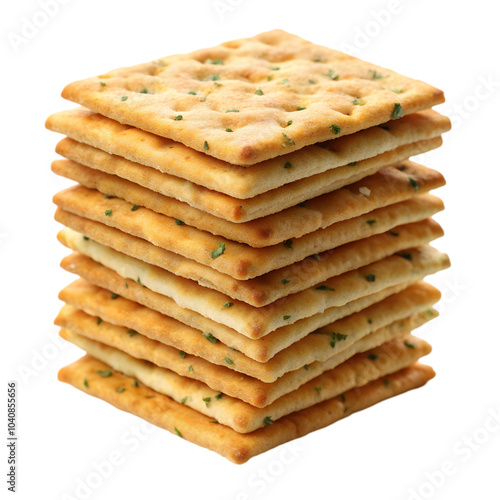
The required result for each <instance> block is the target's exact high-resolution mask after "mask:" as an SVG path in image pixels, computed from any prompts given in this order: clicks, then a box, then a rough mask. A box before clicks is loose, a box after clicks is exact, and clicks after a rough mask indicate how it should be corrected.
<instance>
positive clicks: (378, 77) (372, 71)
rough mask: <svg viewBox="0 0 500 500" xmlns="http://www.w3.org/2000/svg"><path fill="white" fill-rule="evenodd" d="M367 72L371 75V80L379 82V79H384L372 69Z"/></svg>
mask: <svg viewBox="0 0 500 500" xmlns="http://www.w3.org/2000/svg"><path fill="white" fill-rule="evenodd" d="M369 71H370V73H371V74H372V80H380V79H381V78H384V77H383V76H382V75H381V74H380V73H377V72H376V71H375V70H374V69H370V70H369Z"/></svg>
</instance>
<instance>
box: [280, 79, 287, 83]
mask: <svg viewBox="0 0 500 500" xmlns="http://www.w3.org/2000/svg"><path fill="white" fill-rule="evenodd" d="M280 83H283V84H284V83H288V78H283V80H281V82H280Z"/></svg>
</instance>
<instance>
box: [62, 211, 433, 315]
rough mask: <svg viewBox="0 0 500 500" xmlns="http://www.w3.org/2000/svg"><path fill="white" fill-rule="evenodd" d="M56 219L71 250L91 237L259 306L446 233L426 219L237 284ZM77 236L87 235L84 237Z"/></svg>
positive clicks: (105, 229) (80, 221) (126, 239)
mask: <svg viewBox="0 0 500 500" xmlns="http://www.w3.org/2000/svg"><path fill="white" fill-rule="evenodd" d="M111 216H112V215H110V217H111ZM55 218H56V220H57V221H58V222H60V223H61V224H63V225H65V226H66V227H67V228H68V227H69V228H71V229H73V231H69V230H65V229H63V230H62V231H61V232H60V233H59V235H58V238H59V241H60V242H61V243H63V244H64V245H66V246H69V247H70V248H73V247H72V246H71V245H74V243H75V242H76V244H77V245H81V244H82V241H85V240H83V235H85V236H86V237H87V238H89V239H92V240H94V241H96V242H98V243H101V245H104V246H108V247H110V248H112V249H114V250H116V251H118V252H122V253H125V254H126V255H129V256H131V257H135V258H137V259H139V260H142V261H143V262H147V263H149V264H153V265H155V266H158V267H161V268H162V269H166V270H167V271H170V272H171V273H173V274H175V275H177V276H182V277H184V278H188V279H191V280H194V281H197V282H198V283H199V284H200V285H202V286H204V287H207V288H212V289H215V290H217V291H220V292H222V293H224V294H226V295H229V296H230V297H232V298H233V299H238V300H241V301H243V302H246V303H248V304H251V305H253V306H256V307H261V306H265V305H267V304H271V303H272V302H275V301H276V300H278V299H280V298H282V297H286V296H288V295H291V294H293V293H297V292H300V291H302V290H305V289H306V288H309V287H311V286H314V285H317V284H321V283H322V282H323V281H325V280H328V279H329V278H332V277H333V276H338V275H340V274H343V273H345V272H347V271H351V270H353V269H357V268H359V267H362V266H365V265H368V264H370V263H372V262H376V261H377V260H380V259H383V258H384V257H388V256H389V255H392V254H394V253H396V252H401V251H403V250H405V249H407V248H412V247H415V246H421V245H425V244H427V243H429V242H431V241H432V240H434V239H436V238H439V237H440V236H442V235H443V230H442V228H441V226H440V225H439V224H438V223H437V222H435V221H434V220H433V219H426V220H424V221H422V222H414V223H412V224H405V225H402V226H397V227H396V228H393V229H391V230H390V231H388V232H386V233H382V234H377V235H374V236H370V237H369V238H364V239H362V240H358V241H355V242H352V243H347V244H345V245H342V246H340V247H338V248H335V249H333V250H329V251H326V252H323V253H320V254H318V255H317V256H312V257H308V258H307V259H304V260H303V261H300V262H297V263H295V264H292V265H290V266H287V267H284V268H282V269H278V270H276V271H271V272H269V273H267V274H265V275H262V276H258V277H256V278H253V279H248V280H237V279H234V278H232V277H231V276H229V275H227V274H223V273H221V272H220V271H217V270H216V269H212V268H211V267H208V266H205V265H203V264H200V263H198V262H196V261H194V260H191V259H187V258H185V257H182V256H181V255H179V254H175V253H173V252H169V251H168V250H165V249H163V248H159V247H157V246H155V245H152V244H151V243H149V242H147V241H145V240H143V239H141V238H137V237H135V236H132V235H130V234H127V233H124V232H122V231H119V230H117V229H115V228H112V227H109V226H106V225H105V224H101V223H100V222H95V221H91V220H90V219H86V218H83V217H80V216H78V215H74V214H71V213H69V212H66V211H64V210H62V209H59V208H58V209H57V211H56V214H55ZM76 232H79V233H82V234H80V235H78V234H76ZM220 245H222V244H219V245H218V246H217V247H214V248H213V249H210V250H211V252H210V253H211V254H212V252H216V253H217V255H218V256H217V257H215V258H222V257H223V255H224V254H225V253H227V252H231V247H230V246H226V247H222V246H220ZM214 255H216V254H214Z"/></svg>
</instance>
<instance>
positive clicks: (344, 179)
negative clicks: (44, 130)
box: [47, 30, 450, 463]
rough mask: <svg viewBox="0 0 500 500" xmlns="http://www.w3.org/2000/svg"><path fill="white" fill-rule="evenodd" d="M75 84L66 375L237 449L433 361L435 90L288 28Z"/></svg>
mask: <svg viewBox="0 0 500 500" xmlns="http://www.w3.org/2000/svg"><path fill="white" fill-rule="evenodd" d="M63 97H64V98H66V99H69V100H70V101H74V102H76V103H78V104H79V105H81V106H82V107H80V108H77V109H73V110H70V111H64V112H60V113H56V114H54V115H53V116H51V117H50V118H49V119H48V121H47V127H48V128H49V129H50V130H53V131H56V132H59V133H62V134H64V135H65V136H66V138H64V139H63V140H62V141H61V142H60V143H59V144H58V145H57V152H58V153H59V154H60V155H62V156H63V157H64V158H65V159H63V160H58V161H55V162H54V163H53V166H52V169H53V171H54V172H55V173H56V174H58V175H61V176H63V177H66V178H68V179H72V180H73V181H76V183H77V184H76V185H74V186H73V187H70V188H69V189H66V190H64V191H62V192H60V193H58V194H57V195H56V196H55V198H54V201H55V203H56V205H57V211H56V215H55V218H56V220H57V221H59V222H60V223H61V224H63V225H64V226H65V228H64V229H63V230H62V231H61V232H60V233H59V235H58V238H59V240H60V242H61V243H62V244H63V245H65V246H66V247H67V248H68V249H70V250H72V252H73V253H71V254H70V255H69V256H67V257H65V258H64V259H63V261H62V264H61V265H62V267H63V268H64V269H65V270H67V271H69V272H70V273H73V274H76V275H78V276H79V278H78V279H77V281H75V282H73V283H72V284H70V285H69V286H68V287H66V288H65V289H64V290H62V291H61V293H60V298H61V300H62V301H64V303H65V305H64V307H63V308H62V310H61V312H60V313H59V315H58V317H57V319H56V324H57V325H59V326H60V327H61V336H62V337H63V338H65V339H67V340H68V341H69V342H72V343H73V344H75V345H77V346H79V347H80V348H82V349H83V350H84V351H85V352H86V353H87V354H86V355H85V356H84V357H83V358H81V359H80V360H78V361H77V362H75V363H73V364H72V365H70V366H67V367H65V368H63V369H62V370H61V371H60V374H59V378H60V379H61V380H62V381H65V382H68V383H70V384H72V385H73V386H75V387H76V388H78V389H80V390H82V391H84V392H86V393H88V394H90V395H93V396H96V397H98V398H101V399H103V400H105V401H107V402H109V403H111V404H112V405H114V406H116V407H118V408H120V409H122V410H125V411H128V412H131V413H134V414H136V415H138V416H139V417H142V418H143V419H146V420H148V421H150V422H152V423H154V424H156V425H158V426H160V427H163V428H164V429H167V430H169V431H171V432H172V433H175V434H177V435H178V436H180V437H182V438H184V439H186V440H189V441H192V442H194V443H197V444H199V445H201V446H204V447H206V448H209V449H211V450H214V451H216V452H217V453H219V454H221V455H223V456H225V457H226V458H228V459H229V460H231V461H233V462H236V463H243V462H245V461H247V460H248V459H250V458H251V457H253V456H255V455H257V454H259V453H262V452H264V451H266V450H268V449H270V448H273V447H275V446H278V445H280V444H282V443H285V442H287V441H289V440H291V439H294V438H297V437H300V436H303V435H305V434H307V433H309V432H311V431H314V430H316V429H319V428H322V427H324V426H326V425H328V424H331V423H333V422H335V421H337V420H339V419H341V418H343V417H346V416H348V415H350V414H352V413H353V412H356V411H359V410H362V409H364V408H366V407H368V406H371V405H373V404H375V403H377V402H379V401H382V400H384V399H387V398H389V397H392V396H395V395H398V394H400V393H403V392H405V391H408V390H409V389H413V388H416V387H419V386H421V385H423V384H425V383H426V382H427V381H428V380H429V379H430V378H432V377H433V375H434V372H433V370H432V369H431V368H430V367H428V366H425V365H422V364H420V363H419V362H418V360H419V359H420V358H421V357H422V356H425V355H426V354H428V353H429V352H430V349H431V348H430V346H429V344H428V343H427V342H426V341H424V340H422V339H419V338H417V337H415V336H413V335H412V331H413V330H414V329H415V328H417V327H419V326H420V325H422V324H424V323H426V322H427V321H429V320H431V319H432V318H434V317H436V315H437V311H436V310H435V309H434V307H433V306H434V304H435V303H436V302H437V301H438V300H439V297H440V294H439V292H438V290H436V289H435V288H434V287H433V286H431V285H430V284H428V283H426V282H424V281H422V280H423V279H424V278H425V277H426V276H428V275H430V274H432V273H435V272H437V271H440V270H442V269H445V268H446V267H448V266H449V259H448V257H447V255H446V254H443V253H441V252H440V251H438V250H436V249H435V248H433V247H432V246H431V245H430V243H431V242H432V241H433V240H435V239H436V238H439V237H440V236H442V234H443V231H442V229H441V227H440V226H439V224H438V223H437V222H435V221H434V220H433V219H432V216H433V215H434V214H436V213H437V212H439V211H440V210H442V209H443V203H442V201H441V200H440V199H439V198H437V197H436V196H433V195H431V194H429V191H431V190H433V189H436V188H438V187H440V186H442V185H443V184H444V182H445V181H444V179H443V176H442V175H441V174H440V173H439V172H437V171H435V170H431V169H429V168H426V167H424V166H423V165H420V164H418V163H415V162H413V161H410V160H409V158H410V157H411V156H413V155H417V154H420V153H424V152H427V151H430V150H432V149H434V148H437V147H439V146H440V145H441V143H442V139H441V134H443V133H444V132H446V131H447V130H449V128H450V122H449V120H448V119H447V118H445V117H443V116H441V115H440V114H439V113H437V112H435V111H433V110H432V109H431V108H432V106H434V105H437V104H439V103H441V102H443V100H444V97H443V93H442V92H441V91H440V90H438V89H436V88H434V87H432V86H430V85H427V84H425V83H422V82H420V81H416V80H413V79H410V78H407V77H404V76H401V75H399V74H397V73H395V72H393V71H390V70H388V69H385V68H381V67H379V66H376V65H374V64H370V63H367V62H364V61H361V60H359V59H356V58H353V57H351V56H348V55H346V54H343V53H340V52H337V51H335V50H331V49H328V48H325V47H321V46H318V45H314V44H312V43H310V42H308V41H305V40H303V39H301V38H299V37H297V36H295V35H291V34H289V33H286V32H283V31H280V30H275V31H271V32H267V33H263V34H260V35H258V36H255V37H253V38H247V39H242V40H235V41H231V42H227V43H223V44H222V45H220V46H217V47H213V48H210V49H203V50H198V51H196V52H193V53H191V54H186V55H176V56H170V57H166V58H164V59H160V60H157V61H154V62H151V63H146V64H141V65H138V66H132V67H129V68H123V69H118V70H115V71H111V72H109V73H106V74H104V75H100V76H98V77H95V78H90V79H87V80H83V81H78V82H75V83H72V84H70V85H68V86H67V87H66V88H65V89H64V91H63Z"/></svg>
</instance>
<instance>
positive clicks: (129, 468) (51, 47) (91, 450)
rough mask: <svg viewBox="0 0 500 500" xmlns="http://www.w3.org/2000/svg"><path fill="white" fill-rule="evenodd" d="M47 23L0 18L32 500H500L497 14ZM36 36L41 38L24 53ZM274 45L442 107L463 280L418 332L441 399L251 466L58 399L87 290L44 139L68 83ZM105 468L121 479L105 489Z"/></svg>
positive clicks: (250, 14)
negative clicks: (278, 40)
mask: <svg viewBox="0 0 500 500" xmlns="http://www.w3.org/2000/svg"><path fill="white" fill-rule="evenodd" d="M54 1H55V0H54ZM40 3H41V2H40ZM40 3H39V2H38V1H36V0H23V1H14V0H10V1H9V2H4V7H3V14H2V19H1V27H2V38H1V44H0V50H1V52H2V55H1V61H2V63H1V67H2V68H3V70H2V77H1V82H0V84H1V86H2V89H1V93H0V96H1V107H0V117H1V119H0V126H1V129H2V130H1V138H2V149H1V152H2V165H1V167H0V169H1V170H0V176H1V177H0V179H1V180H0V184H1V187H0V191H1V193H0V194H1V196H0V203H1V205H0V206H1V210H0V214H1V215H0V259H1V260H0V262H1V273H0V282H1V302H0V303H1V308H2V309H1V313H2V315H1V318H2V338H3V340H2V345H3V346H5V347H4V348H3V349H2V371H3V379H4V380H11V379H14V380H17V381H18V386H19V399H18V411H19V422H18V423H19V427H18V432H19V441H18V458H19V475H18V493H16V495H17V498H21V499H34V498H37V499H56V500H59V499H66V500H68V499H70V498H91V499H110V498H125V499H128V498H136V497H137V498H139V497H143V498H153V499H167V498H188V499H191V498H192V499H195V498H196V499H197V498H204V499H207V500H215V499H217V500H236V499H239V500H243V499H249V498H251V499H259V500H261V499H262V500H264V499H285V498H286V499H292V500H294V499H304V498H341V499H365V498H370V499H383V500H396V499H398V500H399V499H403V500H406V499H413V500H415V499H418V498H435V499H454V500H457V499H458V500H460V499H469V498H477V497H479V496H480V497H481V498H482V500H490V499H498V498H500V481H499V473H498V472H499V464H500V390H499V381H500V368H499V367H500V353H499V348H500V337H499V334H500V331H499V327H498V325H499V317H500V307H499V304H498V302H499V298H500V297H499V293H498V283H499V282H500V266H499V264H498V262H499V258H498V253H499V252H498V245H497V243H498V233H499V229H498V228H499V227H500V216H499V210H498V198H499V188H500V175H499V164H498V156H497V151H498V144H499V141H500V139H499V126H498V114H499V111H500V110H499V100H500V68H499V67H498V60H499V57H498V53H499V48H500V37H499V29H498V21H497V16H496V15H495V14H494V11H493V10H492V9H494V8H495V7H494V6H495V2H491V1H486V0H475V1H473V2H464V1H436V0H413V1H410V0H399V1H398V0H391V1H390V0H377V1H369V0H364V1H351V2H348V1H343V2H338V1H333V0H330V1H323V0H321V1H320V0H309V1H295V0H293V1H292V0H288V1H286V2H285V1H273V0H220V1H219V2H218V4H219V7H220V9H222V8H223V7H224V6H226V8H225V10H224V11H222V10H218V9H217V8H216V7H215V6H214V4H215V3H217V2H213V0H199V1H195V0H185V1H180V0H176V1H167V0H163V1H156V2H154V1H151V0H142V1H131V0H121V1H119V2H118V1H102V0H101V1H99V2H98V1H96V0H86V1H82V0H80V1H78V0H65V1H64V3H65V5H63V4H62V3H63V2H62V0H59V2H57V3H56V4H57V6H58V8H57V12H53V14H52V15H51V17H50V18H46V19H45V20H46V21H47V22H46V23H45V24H44V18H43V14H42V15H41V14H40V12H43V11H42V9H41V6H40ZM48 3H50V2H48ZM52 3H53V1H52ZM53 9H54V8H53ZM54 10H56V9H54ZM25 19H27V20H33V21H34V20H36V22H38V24H44V25H43V26H40V27H39V28H37V30H36V31H35V32H32V33H26V28H25V31H24V34H25V35H26V34H28V35H29V36H30V38H27V37H25V39H24V41H23V40H21V39H20V38H19V37H22V36H23V26H24V25H25V24H26V20H25ZM278 27H279V28H283V29H285V30H288V31H290V32H292V33H296V34H299V35H301V36H303V37H304V38H307V39H310V40H312V41H314V42H316V43H319V44H322V45H327V46H330V47H333V48H338V49H344V50H348V51H350V52H351V53H353V54H354V55H357V56H359V57H361V58H363V59H367V60H369V61H372V62H374V63H377V64H379V65H382V66H385V67H389V68H391V69H394V70H396V71H398V72H400V73H403V74H405V75H408V76H411V77H415V78H418V79H421V80H424V81H427V82H428V83H431V84H433V85H435V86H437V87H439V88H441V89H443V90H444V91H445V94H446V97H447V103H446V104H445V105H442V106H440V107H439V108H438V110H440V111H441V112H443V113H447V114H448V115H450V116H451V117H452V119H453V124H454V129H453V131H452V132H450V133H449V134H447V135H446V137H445V144H444V146H443V147H442V148H441V149H439V150H438V151H436V152H432V153H430V154H426V155H425V156H424V158H422V159H421V161H422V162H425V164H426V165H428V166H430V167H433V168H436V169H439V170H441V171H442V172H443V173H444V174H445V176H446V178H447V181H448V184H447V186H446V187H445V188H442V189H440V190H439V192H438V193H437V194H439V195H440V196H441V197H442V198H443V199H444V201H445V204H446V211H445V212H444V213H442V214H440V215H439V216H438V217H437V219H438V220H439V222H440V223H441V224H442V225H443V226H444V228H445V230H446V236H445V237H444V238H442V239H440V240H438V241H437V242H436V246H437V247H438V248H439V249H441V250H443V251H446V252H448V253H449V254H450V256H451V259H452V263H453V266H452V268H451V269H449V270H447V271H445V272H442V273H441V274H440V275H438V276H436V277H433V278H432V279H431V280H430V281H431V282H432V283H435V284H436V285H437V286H438V287H439V288H440V289H441V290H442V292H443V300H442V302H441V304H440V311H441V313H442V314H441V316H440V317H439V318H438V319H436V320H435V321H433V322H431V324H430V325H429V326H428V327H426V328H424V329H423V330H422V336H424V338H426V339H427V340H429V341H430V342H431V343H432V344H433V347H434V351H433V353H432V354H431V355H430V356H429V357H428V358H427V361H428V363H429V364H431V365H432V366H433V367H434V368H435V370H436V371H437V374H438V375H437V377H436V378H435V379H434V380H433V381H431V382H430V383H429V384H428V385H427V386H426V387H425V388H423V389H420V390H418V391H413V392H411V393H408V394H405V395H403V396H401V397H399V398H395V399H393V400H390V401H387V402H385V403H382V404H380V405H378V406H376V407H373V408H371V409H370V410H367V411H365V412H362V413H359V414H356V415H354V416H352V417H350V418H348V419H346V420H345V421H342V422H339V423H337V424H335V425H333V426H331V427H329V428H327V429H324V430H321V431H318V432H315V433H313V434H311V435H309V436H306V437H305V438H303V439H300V440H298V441H296V442H295V444H294V445H293V446H292V447H288V448H287V447H281V448H278V449H275V450H273V451H270V452H268V453H266V454H264V455H262V456H259V457H256V458H254V459H252V460H251V461H250V462H248V463H247V464H246V465H242V466H236V465H233V464H231V463H230V462H228V461H226V460H225V459H223V458H220V457H219V456H218V455H216V454H214V453H212V452H209V451H207V450H204V449H202V448H199V447H196V446H194V445H192V444H190V443H188V442H185V441H183V440H181V439H179V438H178V437H177V436H174V435H171V434H169V433H168V432H165V431H162V430H159V429H152V428H151V427H149V426H147V427H144V428H143V429H142V430H141V428H140V426H139V424H140V421H139V420H138V419H137V418H135V417H133V416H131V415H128V414H126V413H122V412H120V411H118V410H115V409H113V408H112V407H110V406H108V405H107V404H105V403H103V402H101V401H98V400H95V399H93V398H90V397H85V396H84V395H83V394H82V393H81V392H79V391H76V390H74V389H73V388H71V387H69V386H66V385H65V384H61V383H59V382H58V381H57V377H56V374H57V370H58V369H59V368H60V367H61V366H63V365H65V364H67V363H69V362H71V361H73V360H74V359H76V358H77V357H79V356H80V352H79V351H78V349H76V348H74V347H73V346H67V345H65V344H63V343H62V342H61V341H58V340H57V329H56V328H55V327H54V326H52V321H53V318H54V317H55V315H56V313H57V311H58V308H59V307H60V306H61V304H60V303H59V301H58V299H57V293H58V291H59V290H60V289H61V288H62V287H63V286H65V285H66V284H68V283H69V282H70V281H71V280H72V277H71V276H70V275H68V274H66V273H65V272H63V271H62V270H60V269H59V267H58V264H59V261H60V259H61V258H62V257H63V256H64V255H65V254H66V253H67V251H66V250H65V249H63V248H62V247H61V246H60V245H58V243H57V241H56V233H57V231H58V230H59V226H58V224H56V223H55V222H54V221H53V218H52V217H53V212H54V206H53V205H52V202H51V197H52V195H53V194H54V193H56V192H57V191H58V190H60V189H62V188H63V187H65V186H66V185H67V183H66V182H65V181H64V180H62V179H59V178H57V177H56V176H55V175H53V174H52V173H51V172H50V162H51V161H52V160H53V159H55V153H54V152H53V150H54V147H55V144H56V142H57V141H58V140H59V139H60V138H59V137H58V136H56V134H53V133H50V132H48V131H46V130H45V129H44V120H45V118H46V117H47V116H48V115H49V114H51V113H53V112H55V111H59V110H62V109H66V108H71V107H73V105H72V104H71V103H67V102H64V101H63V100H62V99H61V98H60V91H61V90H62V88H63V86H64V85H65V84H67V83H69V82H71V81H73V80H76V79H81V78H85V77H88V76H93V75H96V74H99V73H103V72H106V71H107V70H110V69H114V68H115V67H119V66H125V65H132V64H136V63H139V62H144V61H149V60H153V59H156V58H158V57H161V56H164V55H168V54H172V53H177V52H188V51H191V50H194V49H196V48H200V47H204V46H211V45H215V44H218V43H220V42H223V41H226V40H230V39H233V38H240V37H244V36H252V35H254V34H257V33H259V32H261V31H265V30H268V29H273V28H278ZM5 341H6V342H5ZM2 387H4V389H2V391H5V392H4V393H3V394H2V396H1V398H0V399H1V400H2V401H5V400H6V397H7V396H6V383H5V382H3V385H2ZM1 407H2V408H5V410H3V411H2V412H0V413H2V415H5V414H6V403H2V404H1ZM494 414H496V415H497V419H498V421H497V422H496V423H495V421H494V420H493V416H492V415H494ZM1 422H2V424H1V425H2V426H4V430H2V431H0V435H2V436H3V435H5V434H6V428H7V425H6V417H2V419H1ZM138 426H139V427H138ZM134 433H136V434H135V437H134ZM1 448H2V449H3V450H4V451H3V452H1V453H0V462H1V463H2V468H1V469H0V470H2V478H3V479H2V484H1V485H0V489H1V490H2V498H4V496H3V494H4V492H7V484H6V481H5V475H4V471H5V472H6V470H7V466H6V462H7V448H6V447H4V445H2V446H1ZM285 450H286V453H285ZM110 457H111V458H115V459H116V460H115V464H114V465H113V468H112V470H109V467H108V469H102V468H101V471H100V473H98V472H96V467H99V465H98V464H101V466H102V463H103V462H105V461H109V460H110ZM3 464H5V466H4V465H3ZM443 469H445V473H444V472H440V471H442V470H443ZM88 482H90V488H89V487H88V486H87V487H84V486H82V485H83V484H85V483H88ZM7 493H8V492H7ZM9 494H10V493H9ZM5 498H8V497H7V496H5Z"/></svg>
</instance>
